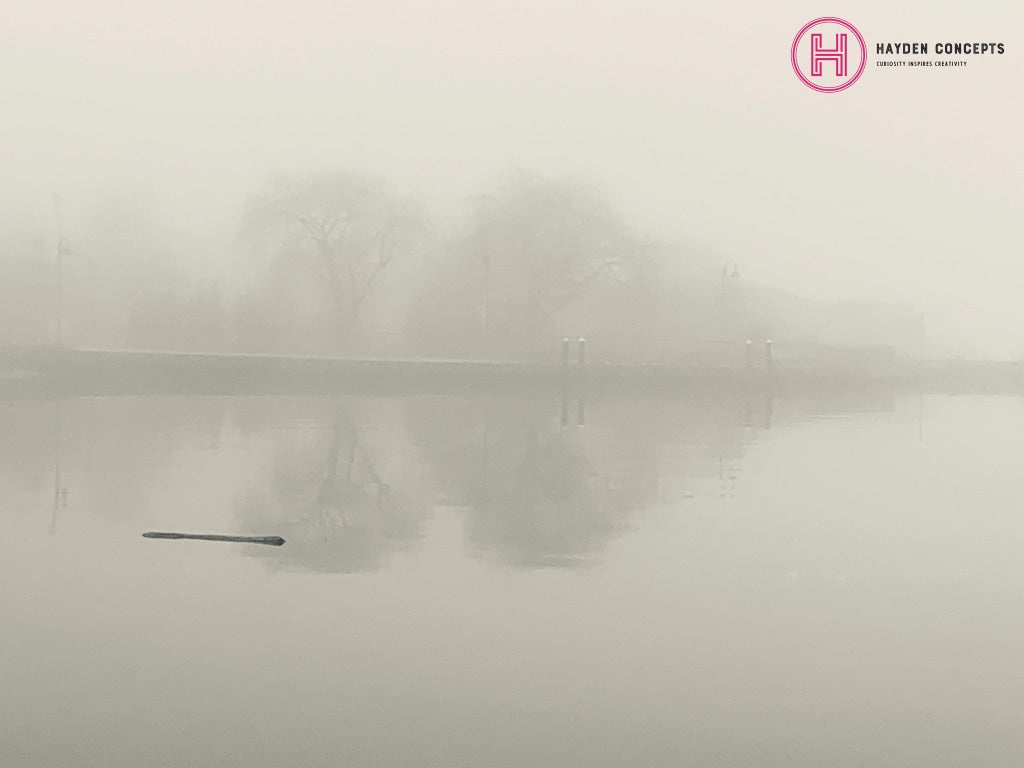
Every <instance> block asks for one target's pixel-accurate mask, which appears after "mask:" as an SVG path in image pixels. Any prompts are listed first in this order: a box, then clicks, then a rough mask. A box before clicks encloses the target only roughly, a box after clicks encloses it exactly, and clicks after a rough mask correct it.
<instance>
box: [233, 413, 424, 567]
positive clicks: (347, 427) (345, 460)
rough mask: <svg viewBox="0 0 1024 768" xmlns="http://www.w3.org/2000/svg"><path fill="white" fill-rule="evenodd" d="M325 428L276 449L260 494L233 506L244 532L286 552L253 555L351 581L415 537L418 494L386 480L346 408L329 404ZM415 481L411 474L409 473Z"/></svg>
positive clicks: (421, 515)
mask: <svg viewBox="0 0 1024 768" xmlns="http://www.w3.org/2000/svg"><path fill="white" fill-rule="evenodd" d="M328 424H329V428H328V429H327V430H322V431H318V432H316V433H314V434H312V435H311V436H309V437H308V438H307V437H306V436H303V437H302V438H300V445H298V446H284V445H279V446H277V448H276V453H275V456H274V457H273V459H272V466H271V468H270V471H269V472H268V475H267V480H266V483H265V484H264V485H263V486H260V487H256V488H253V489H252V490H251V491H250V492H249V493H248V494H247V495H246V496H245V497H243V499H242V500H241V501H240V502H239V503H238V509H237V512H238V515H239V517H240V518H242V520H243V521H244V527H245V528H246V529H247V530H261V531H270V532H271V533H272V534H273V535H280V536H283V537H284V538H285V540H286V544H285V546H283V547H281V548H280V549H276V550H273V551H269V550H268V551H255V552H253V553H252V554H253V555H254V556H257V557H264V558H267V559H270V560H272V561H274V562H275V564H277V565H278V566H280V567H282V568H286V569H302V570H313V571H324V572H334V573H354V572H359V571H370V570H375V569H377V568H380V567H381V565H382V564H383V563H384V561H385V559H386V557H387V555H388V554H389V553H391V552H393V551H395V550H397V549H401V548H404V547H405V546H407V545H409V544H410V543H412V542H414V541H416V540H418V539H419V538H420V536H421V535H422V522H423V519H424V516H425V511H426V509H425V506H424V503H423V499H422V497H421V494H419V493H416V492H411V491H409V490H408V489H406V488H405V487H404V481H405V480H406V479H407V478H408V476H409V474H410V473H402V481H401V482H399V483H398V484H394V483H391V482H388V481H387V480H385V476H386V474H387V473H386V472H384V471H383V470H381V469H380V467H379V461H378V459H377V458H376V457H375V455H374V454H375V452H374V450H373V449H371V448H370V447H368V446H367V445H366V444H365V441H364V440H363V439H362V438H361V430H360V428H359V427H358V426H357V425H356V424H355V423H354V422H353V420H352V418H351V416H350V414H349V410H348V408H346V407H345V405H344V404H342V403H340V402H339V403H336V404H335V405H334V407H333V413H332V414H331V415H330V417H329V419H328ZM413 474H414V473H413Z"/></svg>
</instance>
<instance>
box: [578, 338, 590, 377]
mask: <svg viewBox="0 0 1024 768" xmlns="http://www.w3.org/2000/svg"><path fill="white" fill-rule="evenodd" d="M586 362H587V340H586V339H584V338H583V337H582V336H580V338H579V341H577V342H576V364H577V365H578V366H579V369H580V371H582V370H583V366H584V364H585V363H586Z"/></svg>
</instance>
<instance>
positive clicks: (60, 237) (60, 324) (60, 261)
mask: <svg viewBox="0 0 1024 768" xmlns="http://www.w3.org/2000/svg"><path fill="white" fill-rule="evenodd" d="M53 211H54V215H55V216H56V220H57V345H58V346H60V345H61V344H63V343H64V256H65V255H66V254H67V253H68V241H67V239H66V238H65V237H64V227H63V224H62V222H61V216H60V195H58V194H56V193H54V195H53Z"/></svg>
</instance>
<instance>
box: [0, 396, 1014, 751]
mask: <svg viewBox="0 0 1024 768" xmlns="http://www.w3.org/2000/svg"><path fill="white" fill-rule="evenodd" d="M581 416H582V417H583V420H584V422H585V425H584V426H580V425H579V424H578V423H577V421H578V419H579V418H580V417H581ZM563 418H564V421H565V422H566V423H563ZM1022 455H1024V405H1022V402H1021V401H1019V400H1016V399H1012V398H980V397H962V398H953V397H928V398H924V399H918V398H908V399H886V398H875V399H864V400H858V399H856V398H854V399H850V400H847V401H837V402H803V401H785V400H776V401H774V402H765V401H763V400H756V399H755V400H753V401H740V400H737V401H728V400H723V401H720V402H695V401H685V400H678V399H663V400H624V399H619V400H605V401H602V400H595V401H592V402H587V403H586V408H585V412H583V413H581V412H580V410H579V408H578V405H577V403H570V404H568V407H567V408H566V409H565V413H563V412H562V409H561V408H560V404H559V403H558V402H557V401H555V402H547V401H529V400H515V399H503V400H502V399H480V398H443V397H423V398H406V399H370V398H367V399H313V398H294V399H285V398H251V399H249V398H245V399H231V398H210V399H185V398H178V399H175V398H167V399H155V398H148V399H146V398H140V399H130V398H111V399H81V400H68V401H63V402H60V403H55V402H46V401H18V402H4V403H0V520H2V522H3V528H4V535H3V537H2V538H0V578H2V583H3V588H2V590H0V615H2V617H3V631H2V632H0V660H2V661H0V765H2V766H4V767H5V768H8V767H9V768H20V767H21V766H26V767H31V768H36V767H37V766H38V767H40V768H41V767H42V766H47V767H49V766H76V767H78V766H97V767H99V766H102V768H120V767H121V766H133V767H134V766H246V767H247V768H263V767H264V766H266V767H268V768H269V767H270V766H275V767H276V766H282V765H295V766H348V765H353V766H364V765H365V766H394V767H402V766H445V767H447V766H615V767H616V768H620V767H621V766H624V765H637V766H639V765H650V766H680V765H706V766H761V765H786V766H823V765H828V766H929V767H934V766H947V765H948V766H953V765H957V766H959V765H972V766H976V765H992V766H997V765H998V766H1009V765H1017V764H1021V762H1022V761H1024V654H1022V653H1021V648H1022V647H1024V611H1022V610H1021V605H1022V601H1021V598H1022V597H1024V505H1022V503H1021V501H1022V498H1024V481H1022V480H1021V470H1020V460H1021V457H1022ZM147 530H165V531H184V532H192V533H222V534H242V535H281V536H284V537H285V538H286V539H287V543H286V544H285V545H284V546H283V547H280V548H271V547H259V546H255V545H244V544H225V543H213V542H191V541H158V540H149V539H143V538H142V537H141V536H140V534H141V533H142V532H143V531H147Z"/></svg>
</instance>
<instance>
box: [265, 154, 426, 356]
mask: <svg viewBox="0 0 1024 768" xmlns="http://www.w3.org/2000/svg"><path fill="white" fill-rule="evenodd" d="M245 229H246V230H247V232H249V233H250V234H251V235H254V236H255V237H256V240H257V243H258V244H259V246H260V247H261V248H264V249H268V250H269V251H270V255H271V256H273V257H277V258H283V259H289V260H292V261H294V262H295V263H296V264H302V265H304V266H305V267H306V268H307V269H308V270H309V272H310V273H311V274H312V275H314V276H315V278H316V279H317V281H318V282H319V284H320V285H322V286H324V287H325V288H326V294H327V299H328V301H329V302H330V304H331V305H332V307H333V315H334V318H333V332H334V338H335V343H336V345H337V346H338V347H339V348H340V347H341V346H342V345H343V344H344V342H345V340H346V339H347V337H348V335H349V333H350V331H351V329H352V327H353V325H354V324H355V322H356V320H357V319H358V317H359V315H360V312H361V310H362V309H363V305H364V304H365V302H366V300H367V298H368V297H369V296H370V294H371V291H372V289H373V288H374V286H375V284H376V283H377V282H378V280H379V278H380V276H381V274H382V273H383V272H384V271H385V270H386V269H387V268H388V266H389V265H390V264H391V263H392V261H393V260H394V259H395V258H397V257H401V256H403V255H405V254H407V253H408V252H409V251H411V250H412V249H413V248H415V247H416V245H417V243H418V242H419V241H420V239H421V238H422V235H423V233H424V231H425V227H424V218H423V216H422V215H421V214H420V212H419V210H418V209H417V208H416V206H414V205H413V204H412V203H411V202H410V201H408V200H404V199H402V198H400V197H399V196H397V195H396V194H395V193H394V192H393V191H392V190H391V189H390V187H388V185H386V184H385V183H383V182H382V181H380V180H378V179H375V178H371V177H367V176H362V175H359V174H355V173H350V172H333V173H323V174H318V175H314V176H309V177H302V178H280V179H277V180H275V181H273V182H272V183H271V184H269V185H268V188H267V189H266V190H264V191H263V192H262V193H261V194H259V195H257V196H256V197H254V198H253V199H252V201H251V202H250V204H249V207H248V210H247V211H246V216H245Z"/></svg>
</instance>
